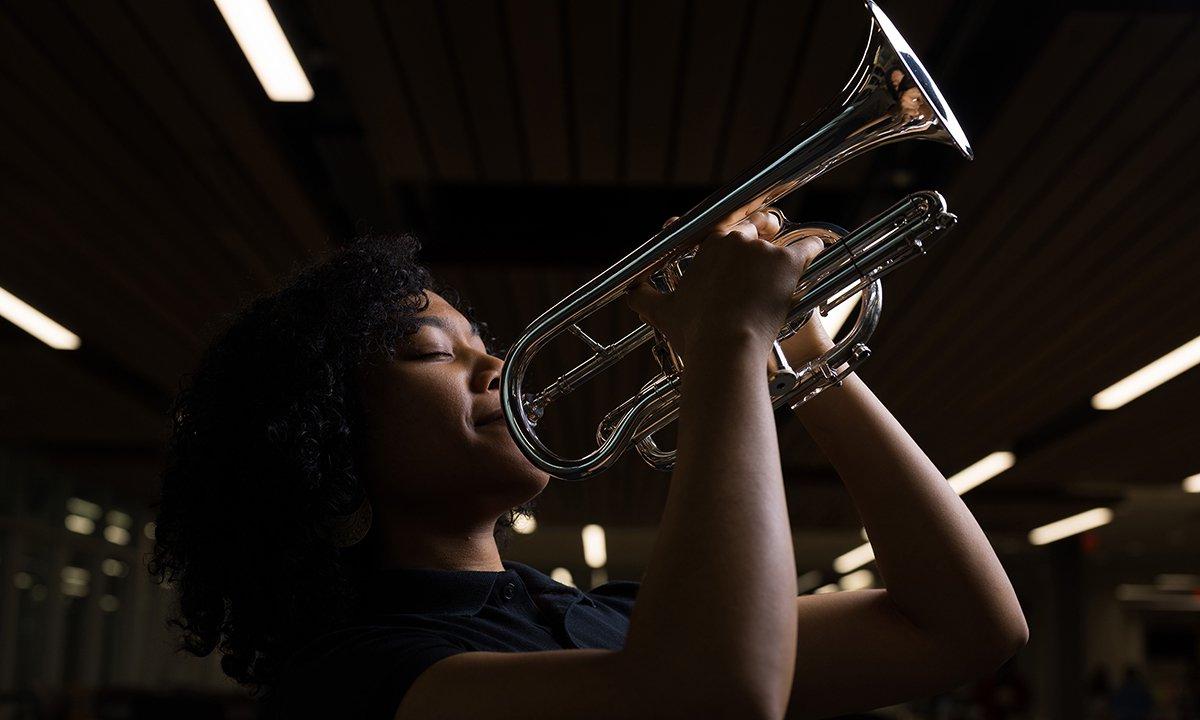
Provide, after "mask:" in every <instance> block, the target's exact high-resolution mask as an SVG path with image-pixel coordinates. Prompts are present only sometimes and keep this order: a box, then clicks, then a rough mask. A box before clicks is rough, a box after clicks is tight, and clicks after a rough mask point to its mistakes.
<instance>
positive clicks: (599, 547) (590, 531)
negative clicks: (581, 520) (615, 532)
mask: <svg viewBox="0 0 1200 720" xmlns="http://www.w3.org/2000/svg"><path fill="white" fill-rule="evenodd" d="M583 561H584V562H586V563H587V566H588V567H590V568H602V567H604V564H605V563H607V562H608V548H607V547H606V545H605V542H604V528H602V527H600V526H599V525H584V526H583Z"/></svg>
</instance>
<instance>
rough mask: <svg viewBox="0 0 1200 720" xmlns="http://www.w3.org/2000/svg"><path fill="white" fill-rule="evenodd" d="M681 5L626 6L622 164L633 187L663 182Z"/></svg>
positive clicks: (679, 1) (673, 0) (668, 1)
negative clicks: (625, 151) (625, 110)
mask: <svg viewBox="0 0 1200 720" xmlns="http://www.w3.org/2000/svg"><path fill="white" fill-rule="evenodd" d="M683 6H684V0H664V2H652V3H643V2H633V3H632V4H631V6H630V42H629V46H630V54H631V57H630V59H629V83H630V85H629V118H628V120H627V122H628V126H629V151H628V157H627V158H625V159H624V160H625V161H626V162H628V170H627V177H628V180H629V182H630V183H632V184H651V183H653V184H659V183H661V182H662V181H663V180H664V179H665V178H666V173H667V169H666V148H667V143H668V142H669V138H670V136H671V133H672V132H673V128H671V127H670V123H671V117H670V113H671V98H672V97H673V88H674V87H675V86H676V83H677V81H678V75H679V68H678V58H679V48H680V43H681V41H682V28H681V27H680V22H681V18H682V17H683Z"/></svg>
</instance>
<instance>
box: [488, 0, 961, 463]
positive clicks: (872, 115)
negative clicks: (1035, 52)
mask: <svg viewBox="0 0 1200 720" xmlns="http://www.w3.org/2000/svg"><path fill="white" fill-rule="evenodd" d="M865 4H866V8H867V11H868V13H869V14H870V30H869V32H868V36H867V44H866V49H865V50H864V52H863V56H862V60H860V61H859V64H858V67H857V69H856V70H855V71H854V73H853V74H852V75H851V77H850V80H849V81H848V82H847V83H846V86H845V87H844V88H843V89H842V92H841V94H840V96H839V97H838V98H837V99H836V100H835V101H834V102H832V103H830V104H829V105H826V106H825V107H824V108H823V109H822V110H820V111H819V112H818V113H817V114H816V115H815V116H814V117H813V118H811V119H810V120H809V121H808V122H806V123H804V124H803V125H802V126H801V127H800V128H798V129H797V130H796V131H795V132H793V133H792V134H791V135H790V136H788V137H787V138H786V139H785V140H783V141H782V142H781V143H780V144H778V145H777V146H776V147H774V148H773V149H771V150H770V151H769V152H767V153H766V154H765V155H764V156H763V157H762V158H761V159H760V160H759V161H758V162H757V163H755V164H754V165H753V166H752V167H750V168H749V169H747V170H746V171H744V172H742V173H741V174H740V175H739V176H738V177H736V178H735V179H734V180H733V181H731V182H730V183H728V184H726V185H725V186H723V187H721V188H720V189H718V190H716V191H715V192H713V193H712V194H711V195H709V196H708V197H707V198H705V199H704V200H703V201H701V202H700V203H699V204H697V205H696V206H695V207H693V208H692V209H691V210H689V211H688V212H687V213H686V214H684V215H682V216H681V217H679V219H678V220H676V221H675V222H674V223H672V224H670V225H669V226H668V227H666V228H664V229H663V230H661V231H660V232H658V233H657V234H656V235H654V236H653V237H651V238H650V239H649V240H647V241H646V242H644V243H643V244H641V245H640V246H638V247H637V248H636V249H634V250H633V251H632V252H630V253H629V254H628V255H626V256H625V257H623V258H621V259H620V260H618V261H617V262H616V263H615V264H613V265H612V266H611V267H609V268H608V269H607V270H605V271H604V272H602V273H600V274H599V275H597V276H596V277H594V278H592V279H591V280H589V281H588V282H587V283H585V284H584V285H583V286H582V287H580V288H579V289H578V290H576V291H575V292H573V293H571V294H570V295H568V296H567V297H565V298H563V299H562V300H561V301H559V302H558V303H557V304H556V305H554V306H553V307H551V308H550V309H549V310H547V311H545V312H544V313H542V315H541V316H539V317H538V318H537V319H536V320H534V321H533V322H532V323H530V324H529V326H528V327H527V328H526V329H525V331H524V332H523V333H522V334H521V336H520V337H519V338H517V340H516V341H515V342H514V343H513V345H512V346H511V348H510V349H509V351H508V353H507V354H506V358H505V364H504V369H503V371H502V373H501V377H500V400H501V408H502V409H503V412H504V416H505V420H506V422H507V424H508V429H509V432H510V433H511V434H512V436H513V438H514V440H515V441H516V444H517V446H518V447H519V448H520V449H521V451H522V452H523V453H524V454H525V455H526V457H528V458H529V460H530V461H531V462H532V463H533V464H534V465H536V466H537V467H539V468H541V469H542V470H543V471H545V472H546V473H548V474H549V475H551V476H553V477H557V478H560V479H563V480H582V479H585V478H588V477H591V476H593V475H596V474H597V473H600V472H603V471H604V470H606V469H608V468H610V467H612V465H613V464H614V463H615V462H616V461H617V460H618V459H619V458H620V457H621V455H623V454H624V453H625V451H626V450H628V449H629V447H630V446H636V448H637V451H638V453H639V454H640V455H641V457H642V459H643V460H645V461H646V462H647V463H648V464H650V465H651V466H652V467H654V468H656V469H659V470H663V471H669V470H671V469H672V468H673V467H674V464H675V451H673V450H664V449H661V448H659V447H658V445H657V444H656V443H655V441H654V439H653V435H654V433H656V432H658V431H659V430H661V429H663V428H664V427H667V426H668V425H670V424H671V423H672V422H674V421H675V420H676V418H677V417H678V414H679V399H680V388H681V384H682V372H683V365H684V358H682V357H681V356H680V355H679V354H677V353H676V352H675V351H674V350H672V348H671V347H670V344H669V343H668V342H667V339H666V337H665V336H663V335H662V334H661V333H659V332H657V331H656V330H655V329H654V328H652V327H651V326H649V325H646V324H642V325H640V326H638V327H637V328H635V329H634V330H632V331H631V332H629V333H627V334H626V335H625V336H623V337H621V338H619V339H617V340H615V341H614V342H611V343H608V344H605V343H601V342H599V341H597V340H596V339H594V338H592V337H591V336H590V335H588V334H587V333H586V332H585V331H584V330H583V329H582V328H581V327H580V325H579V323H580V322H581V321H582V320H583V319H584V318H586V317H588V316H590V315H591V314H593V313H595V312H596V311H597V310H598V309H600V308H602V307H604V306H606V305H608V304H609V303H612V302H614V301H619V300H621V299H622V297H623V295H624V293H625V292H626V291H627V290H628V289H629V288H630V287H631V286H633V285H635V284H637V283H638V282H641V281H642V280H643V279H648V281H649V282H650V283H651V284H652V285H653V286H654V287H655V288H657V289H658V290H660V291H662V292H670V291H672V290H673V289H674V288H675V286H676V284H677V283H678V281H679V279H680V278H681V277H682V275H683V273H684V272H685V271H686V269H687V265H688V263H689V261H690V260H691V258H692V257H693V256H694V255H695V253H696V250H697V248H698V247H699V244H700V243H701V242H702V241H703V239H704V238H705V237H707V236H709V235H710V234H711V233H712V232H713V231H714V229H716V228H717V227H718V225H719V224H720V223H722V221H726V220H728V219H729V218H734V219H737V218H742V217H746V216H748V215H750V214H751V213H753V212H755V211H757V210H760V209H761V210H767V211H769V212H774V213H777V214H778V215H779V218H780V220H781V229H780V231H779V233H778V234H777V235H776V236H775V238H774V239H773V242H775V243H777V244H781V245H787V244H791V243H793V242H796V241H798V240H800V239H801V238H804V237H809V236H813V235H817V236H818V237H820V238H821V239H822V240H823V241H824V242H825V245H826V247H825V249H824V250H822V251H821V252H820V253H819V254H818V255H817V256H816V257H815V258H813V260H812V261H811V262H810V263H809V265H808V267H807V268H806V269H805V271H804V273H803V275H802V277H801V278H800V280H799V282H798V283H797V286H796V291H795V292H794V293H793V295H792V308H791V311H790V312H789V314H788V317H787V321H786V322H785V324H784V326H783V328H782V330H781V332H780V334H779V336H778V338H777V339H776V342H775V343H774V346H773V348H772V357H773V359H774V363H773V365H774V367H773V368H769V369H768V372H767V382H768V383H769V388H770V394H771V402H772V406H773V407H775V408H779V407H781V406H783V405H784V404H787V405H789V406H790V407H792V408H796V407H798V406H800V405H801V404H803V403H805V402H807V401H809V400H811V399H812V398H813V397H815V396H816V395H818V394H819V393H821V392H822V391H824V390H825V389H827V388H829V387H834V386H838V385H840V384H841V382H842V380H843V379H844V377H845V376H846V375H847V374H848V373H850V372H853V370H854V369H855V368H856V367H857V366H858V365H859V364H860V363H861V362H862V361H863V360H865V359H866V358H867V357H868V356H869V355H870V349H869V348H868V347H867V345H866V340H867V339H868V338H869V337H870V336H871V334H872V333H873V332H874V330H875V327H876V325H877V324H878V321H879V315H880V312H881V311H882V307H883V287H882V283H881V278H882V277H883V276H884V275H885V274H887V273H889V272H891V271H893V270H895V269H896V268H897V267H898V266H900V265H901V264H903V263H904V262H906V261H908V260H910V259H912V258H914V257H917V256H920V255H922V254H924V252H925V250H926V248H927V247H928V246H929V245H931V244H932V243H933V242H936V241H937V240H938V239H939V238H940V237H941V236H942V235H944V234H945V233H946V232H947V231H948V230H949V229H950V228H951V227H953V225H954V223H955V222H956V220H957V218H956V217H955V216H954V215H953V214H951V213H950V212H948V211H947V208H946V201H945V199H944V198H943V197H942V196H941V194H939V193H938V192H936V191H929V190H926V191H919V192H915V193H912V194H910V195H908V196H907V197H905V198H904V199H902V200H900V201H899V202H898V203H896V204H895V205H893V206H892V207H890V208H888V209H887V210H885V211H884V212H882V213H880V214H879V215H877V216H875V217H874V218H872V219H870V220H868V221H867V222H866V223H864V224H863V225H861V226H859V227H857V228H855V229H854V230H853V231H850V232H847V231H846V230H844V229H842V228H840V227H837V226H835V225H829V224H826V223H793V222H790V221H788V220H787V218H785V217H784V216H783V214H782V213H781V212H779V211H778V210H777V209H775V208H773V207H772V204H773V203H775V202H777V201H779V200H780V199H781V198H783V197H784V196H786V195H787V194H788V193H790V192H792V191H794V190H796V189H797V188H799V187H801V186H803V185H806V184H808V183H810V182H812V181H813V180H815V179H816V178H818V177H820V176H821V175H823V174H825V173H827V172H829V171H830V170H832V169H834V168H836V167H838V166H840V165H841V164H843V163H845V162H846V161H848V160H850V159H852V158H855V157H858V156H859V155H861V154H863V153H865V152H867V151H868V150H871V149H873V148H876V147H879V146H881V145H885V144H888V143H893V142H897V141H899V140H905V139H910V138H911V139H917V140H931V141H935V142H939V143H942V144H945V145H950V146H952V147H954V148H957V149H958V150H959V152H961V153H962V154H963V155H964V156H965V157H966V158H967V159H971V158H972V157H973V154H972V151H971V146H970V143H969V141H968V140H967V137H966V134H965V133H964V132H963V130H962V128H961V127H960V125H959V124H958V121H957V120H956V119H955V117H954V114H953V112H952V111H951V110H950V107H949V105H947V104H946V101H945V99H944V98H943V97H942V94H941V92H940V91H939V90H938V89H937V86H936V85H935V84H934V82H933V80H932V79H931V78H930V77H929V74H928V73H927V72H926V71H925V68H924V66H922V64H921V61H920V60H919V59H918V58H917V56H916V54H915V53H913V51H912V49H911V48H910V47H909V45H908V43H907V42H906V41H905V40H904V38H903V36H901V35H900V33H899V32H898V31H897V30H896V27H895V26H894V25H893V24H892V22H891V20H889V19H888V17H887V15H885V14H884V12H883V10H881V9H880V7H879V6H878V5H877V4H876V3H875V2H873V0H865ZM902 83H903V84H905V85H908V87H906V88H905V90H904V91H903V92H902V93H901V92H899V88H900V85H901V84H902ZM858 292H861V293H862V300H861V305H860V309H859V312H858V316H857V318H856V320H855V322H854V325H853V327H852V328H851V329H850V331H849V332H848V333H846V334H845V336H844V337H843V338H842V339H841V340H839V341H838V342H836V343H835V344H834V346H833V347H832V348H831V349H830V350H829V351H828V352H826V353H824V354H822V355H821V356H819V357H817V358H814V359H812V360H809V361H808V362H806V363H805V364H804V365H803V366H801V367H798V368H792V367H791V366H790V365H789V363H788V360H787V358H786V357H785V356H784V353H783V351H782V349H781V348H780V345H779V343H780V342H781V341H783V340H786V339H787V338H788V337H790V336H791V335H792V334H794V333H795V332H796V331H797V330H798V329H799V328H800V327H802V326H803V325H804V323H805V322H807V321H808V320H809V318H810V317H811V313H813V312H814V311H816V312H820V313H822V314H825V313H826V312H827V311H828V310H829V309H831V308H833V307H835V306H837V305H838V304H840V303H841V302H843V301H845V300H847V299H849V298H850V297H852V296H853V295H854V294H856V293H858ZM562 333H570V334H572V335H574V336H575V337H577V338H578V339H579V340H580V341H581V342H583V343H584V344H586V345H587V346H588V348H589V349H590V351H591V352H592V353H593V354H592V356H591V357H589V358H588V359H586V360H584V361H583V362H581V363H579V364H578V365H576V366H575V367H574V368H572V369H571V370H569V371H567V372H566V373H564V374H562V375H561V376H559V377H558V378H557V379H556V380H555V381H554V382H552V383H550V384H549V385H548V386H547V387H546V388H544V389H543V390H541V391H540V392H535V393H527V392H526V391H525V389H524V380H525V375H526V372H527V371H528V369H529V366H530V364H531V362H532V361H533V359H534V357H535V356H536V355H537V353H538V351H539V350H540V349H541V348H543V347H544V346H545V345H546V344H547V343H549V342H550V341H551V340H553V339H555V338H556V337H558V336H559V335H561V334H562ZM647 343H650V346H651V347H650V350H651V352H652V354H653V357H654V358H655V360H656V361H657V363H658V366H659V368H660V370H661V372H659V373H658V374H657V375H656V376H655V377H653V378H652V379H651V380H650V381H649V382H647V383H646V384H645V385H643V386H642V388H641V389H640V390H639V391H638V392H637V393H636V394H635V395H633V396H631V397H629V398H628V399H627V400H625V401H624V402H622V403H621V404H620V405H618V406H617V407H616V408H614V409H613V410H612V411H610V412H609V413H608V414H607V415H605V416H604V418H603V419H602V420H601V422H600V424H599V426H598V427H597V430H596V448H595V449H594V450H592V451H590V452H588V453H587V454H585V455H583V456H582V457H578V458H564V457H562V456H560V455H559V454H557V453H555V452H554V451H553V450H551V449H550V448H548V447H547V446H546V444H545V443H543V442H542V439H541V438H540V437H538V434H537V424H538V422H539V421H540V420H541V419H542V417H543V415H544V413H545V411H546V409H547V408H548V407H549V406H550V405H551V404H553V403H554V402H555V401H556V400H559V399H561V398H562V397H564V396H565V395H567V394H569V393H571V392H572V391H574V390H575V389H576V388H578V387H579V386H581V385H582V384H584V383H586V382H587V381H589V380H591V379H592V378H594V377H596V376H597V375H599V374H600V373H602V372H604V371H605V369H607V368H609V367H611V366H612V365H614V364H616V363H617V362H618V361H619V360H620V359H621V358H623V357H625V356H626V355H628V354H629V353H631V352H633V351H634V350H636V349H637V348H639V347H641V346H643V345H645V344H647Z"/></svg>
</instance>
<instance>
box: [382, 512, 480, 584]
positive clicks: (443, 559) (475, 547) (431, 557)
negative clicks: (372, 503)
mask: <svg viewBox="0 0 1200 720" xmlns="http://www.w3.org/2000/svg"><path fill="white" fill-rule="evenodd" d="M375 519H376V529H377V530H378V536H377V538H376V541H377V547H378V551H379V565H380V567H384V568H388V567H407V568H431V569H435V570H483V571H490V572H502V571H503V570H504V565H503V564H502V563H501V561H500V549H499V548H498V547H496V539H495V537H494V536H493V535H492V529H493V528H494V527H495V524H496V521H495V518H493V519H492V520H490V521H487V522H484V523H479V524H477V525H468V526H465V527H445V526H442V525H438V524H436V523H435V522H433V520H434V519H432V518H412V517H401V518H386V519H384V518H380V517H379V516H378V515H376V518H375Z"/></svg>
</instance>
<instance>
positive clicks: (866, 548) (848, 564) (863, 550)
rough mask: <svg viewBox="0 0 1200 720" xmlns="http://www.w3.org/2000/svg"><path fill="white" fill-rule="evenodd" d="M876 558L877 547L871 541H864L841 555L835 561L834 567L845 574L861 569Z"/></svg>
mask: <svg viewBox="0 0 1200 720" xmlns="http://www.w3.org/2000/svg"><path fill="white" fill-rule="evenodd" d="M874 559H875V549H874V548H873V547H871V543H863V544H862V545H859V546H858V547H856V548H854V549H853V550H851V551H850V552H848V553H846V554H844V555H839V556H838V557H837V558H836V559H835V560H834V561H833V569H834V570H836V571H838V573H840V574H845V573H848V572H851V571H853V570H857V569H859V568H860V567H862V566H863V565H866V564H867V563H869V562H871V561H872V560H874Z"/></svg>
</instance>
